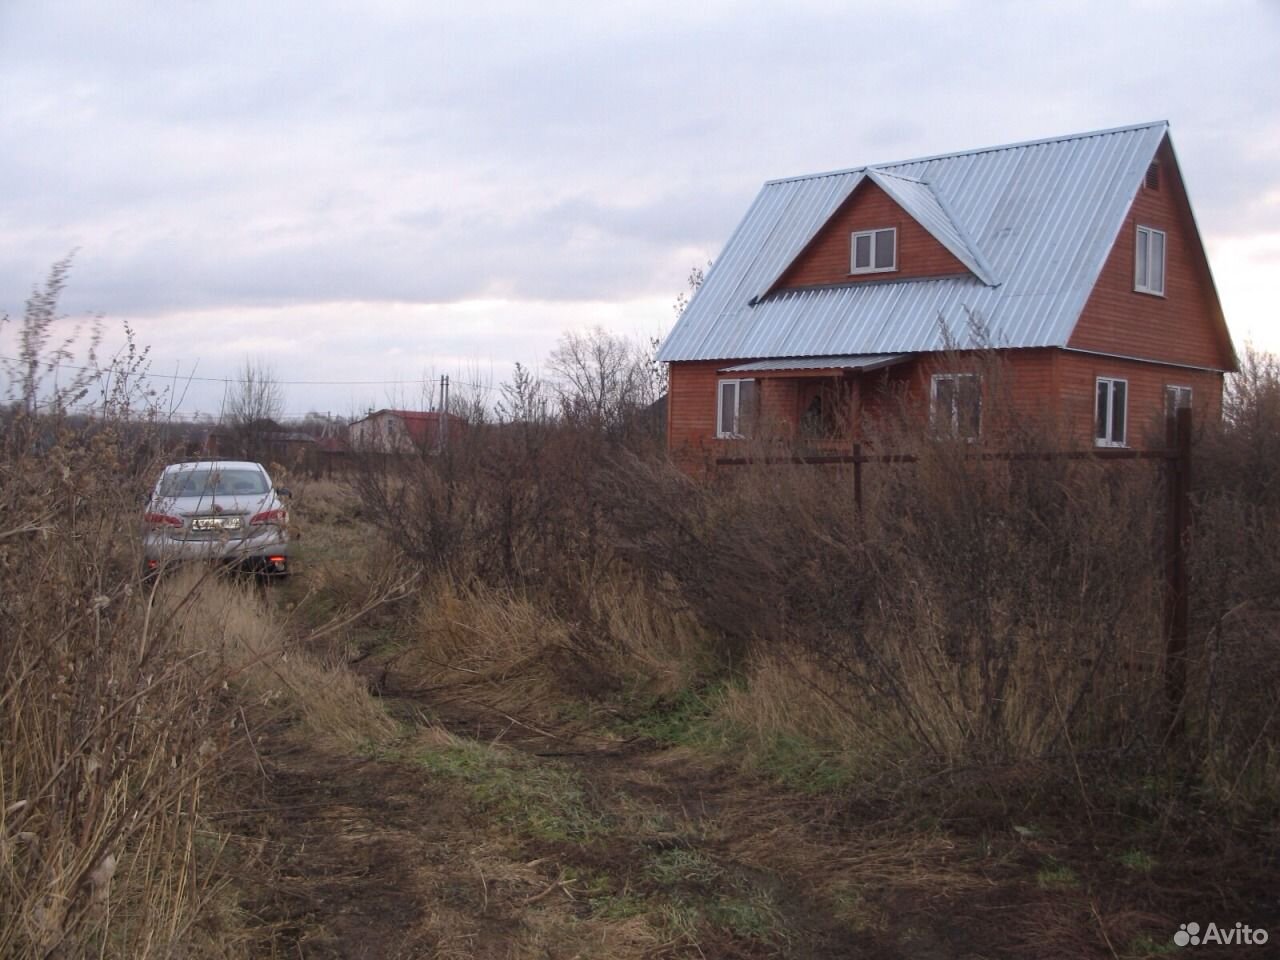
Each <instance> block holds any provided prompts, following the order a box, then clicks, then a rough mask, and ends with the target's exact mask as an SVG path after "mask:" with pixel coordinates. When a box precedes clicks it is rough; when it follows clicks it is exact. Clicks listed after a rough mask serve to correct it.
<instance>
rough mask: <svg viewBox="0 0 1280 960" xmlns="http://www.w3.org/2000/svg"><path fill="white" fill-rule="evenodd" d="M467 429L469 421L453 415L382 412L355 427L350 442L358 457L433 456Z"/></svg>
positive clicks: (404, 411)
mask: <svg viewBox="0 0 1280 960" xmlns="http://www.w3.org/2000/svg"><path fill="white" fill-rule="evenodd" d="M466 429H467V421H466V420H464V419H463V418H462V417H459V416H457V415H456V414H452V413H448V414H445V413H438V412H435V411H430V412H423V411H418V410H378V411H376V412H374V413H371V414H369V415H368V416H367V417H365V418H364V419H363V420H357V421H355V422H354V423H353V424H351V426H350V427H349V428H348V432H347V442H348V444H349V445H350V448H351V450H353V451H355V452H358V453H422V452H426V453H432V452H435V451H437V450H439V449H441V448H442V447H443V446H445V444H447V443H448V441H449V438H450V437H453V438H455V439H456V438H458V437H460V436H462V435H463V433H464V432H465V431H466Z"/></svg>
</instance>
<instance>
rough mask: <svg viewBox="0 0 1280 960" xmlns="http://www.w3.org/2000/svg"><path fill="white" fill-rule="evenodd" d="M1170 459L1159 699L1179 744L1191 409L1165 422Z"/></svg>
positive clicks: (1186, 606) (1187, 609)
mask: <svg viewBox="0 0 1280 960" xmlns="http://www.w3.org/2000/svg"><path fill="white" fill-rule="evenodd" d="M1166 432H1167V439H1168V446H1169V447H1170V456H1169V459H1168V461H1166V463H1167V474H1166V475H1167V477H1168V480H1167V482H1166V487H1167V501H1166V508H1165V559H1164V569H1165V603H1164V637H1165V664H1164V678H1165V696H1166V698H1167V700H1168V710H1169V736H1170V738H1171V739H1174V740H1180V739H1182V737H1183V735H1184V734H1185V732H1186V717H1185V714H1184V712H1183V709H1182V708H1183V704H1184V701H1185V700H1186V695H1187V630H1188V624H1189V621H1190V603H1191V601H1190V593H1189V590H1188V577H1187V552H1188V550H1189V549H1190V540H1191V410H1190V408H1188V407H1182V408H1180V409H1178V410H1177V411H1176V412H1175V414H1174V415H1173V416H1171V417H1169V419H1168V421H1167V424H1166Z"/></svg>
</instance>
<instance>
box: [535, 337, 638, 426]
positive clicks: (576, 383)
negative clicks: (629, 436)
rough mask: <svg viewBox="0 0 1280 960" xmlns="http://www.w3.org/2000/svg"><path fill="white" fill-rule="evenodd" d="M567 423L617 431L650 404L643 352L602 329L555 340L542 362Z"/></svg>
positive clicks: (630, 342) (623, 339)
mask: <svg viewBox="0 0 1280 960" xmlns="http://www.w3.org/2000/svg"><path fill="white" fill-rule="evenodd" d="M547 366H548V367H550V369H551V371H552V373H554V374H555V376H556V379H557V383H556V392H557V395H558V399H559V401H560V410H561V413H562V414H563V415H564V416H565V418H566V419H568V420H570V421H573V422H576V423H580V424H583V425H587V426H591V427H593V428H595V429H603V430H606V431H609V432H617V431H619V430H621V429H624V428H625V427H626V425H627V423H628V422H629V421H630V419H631V418H632V416H633V415H634V414H636V413H637V412H639V411H640V410H643V409H644V408H645V407H647V406H648V405H649V404H651V403H652V402H653V401H654V399H655V397H654V382H653V377H652V376H651V368H650V366H649V363H648V360H647V358H646V356H645V352H644V350H643V349H641V348H640V347H639V346H638V345H637V344H635V343H634V342H632V341H631V340H629V339H627V338H626V337H624V336H620V335H618V334H613V333H609V332H608V331H607V330H605V329H604V328H603V327H594V328H593V329H591V330H589V331H587V332H585V333H578V332H574V331H570V332H568V333H565V334H564V335H562V336H561V337H560V342H559V344H557V346H556V348H555V349H554V350H553V351H552V352H551V357H550V359H549V360H548V362H547Z"/></svg>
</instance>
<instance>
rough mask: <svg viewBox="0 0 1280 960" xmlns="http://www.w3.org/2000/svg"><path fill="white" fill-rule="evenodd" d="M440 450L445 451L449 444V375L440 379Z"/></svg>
mask: <svg viewBox="0 0 1280 960" xmlns="http://www.w3.org/2000/svg"><path fill="white" fill-rule="evenodd" d="M440 397H441V401H442V402H441V410H440V431H439V432H440V448H441V449H442V450H443V449H444V448H445V447H446V446H448V444H449V377H448V375H447V374H445V375H442V376H441V377H440Z"/></svg>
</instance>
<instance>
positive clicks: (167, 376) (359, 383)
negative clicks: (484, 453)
mask: <svg viewBox="0 0 1280 960" xmlns="http://www.w3.org/2000/svg"><path fill="white" fill-rule="evenodd" d="M0 360H6V361H8V362H10V363H24V362H25V361H23V360H22V359H21V358H19V357H6V356H0ZM41 367H42V369H43V368H44V365H43V364H41ZM50 369H53V370H78V371H80V372H81V373H95V374H97V375H98V376H100V377H101V376H104V375H105V374H107V373H109V372H110V371H109V370H104V369H102V368H101V367H85V366H79V365H77V364H74V363H55V364H54V365H53V367H52V368H50ZM139 377H140V378H141V379H145V380H174V381H179V380H180V381H182V382H183V383H222V384H230V383H241V384H242V383H249V382H251V381H250V380H248V379H245V378H242V377H197V376H194V375H192V376H184V375H183V374H180V373H152V372H151V371H150V370H147V371H146V372H145V373H141V374H139ZM269 379H270V380H271V382H273V383H278V384H280V385H281V386H284V387H380V386H386V385H388V384H391V385H396V386H403V385H405V384H421V385H424V386H425V385H426V384H428V383H435V381H436V380H437V379H438V378H437V377H418V378H416V379H412V380H279V379H276V378H275V377H270V378H269ZM252 382H257V381H256V380H255V381H252ZM451 382H452V383H455V384H459V385H461V386H464V387H472V388H474V389H476V390H484V391H486V392H487V391H489V390H492V389H493V385H492V384H487V383H468V382H466V381H465V380H452V381H451Z"/></svg>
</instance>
